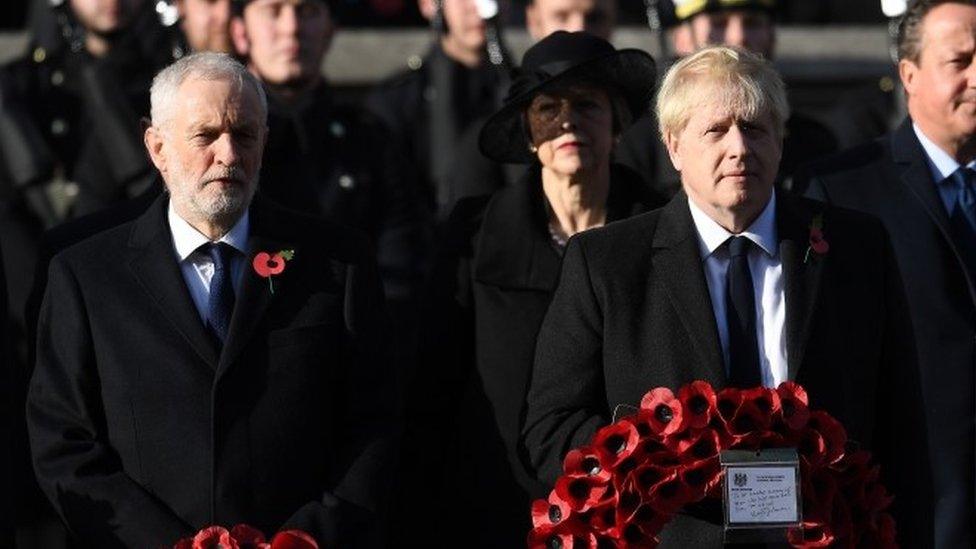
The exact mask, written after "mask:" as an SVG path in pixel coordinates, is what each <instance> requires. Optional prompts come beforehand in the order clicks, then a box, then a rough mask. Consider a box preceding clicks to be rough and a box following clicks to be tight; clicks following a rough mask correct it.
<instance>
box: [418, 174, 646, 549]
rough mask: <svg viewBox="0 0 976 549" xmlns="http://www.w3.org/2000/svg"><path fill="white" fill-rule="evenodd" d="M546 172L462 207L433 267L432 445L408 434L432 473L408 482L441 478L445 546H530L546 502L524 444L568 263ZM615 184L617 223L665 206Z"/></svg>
mask: <svg viewBox="0 0 976 549" xmlns="http://www.w3.org/2000/svg"><path fill="white" fill-rule="evenodd" d="M539 174H540V168H539V167H538V166H535V167H532V168H529V170H528V172H527V174H526V176H525V177H524V178H523V179H522V180H521V181H519V182H518V183H517V184H516V185H513V186H510V187H506V188H504V189H501V190H499V191H496V192H495V193H493V194H491V195H489V196H484V197H477V198H469V199H466V200H462V201H461V202H460V203H459V204H458V206H457V207H456V208H455V211H454V213H453V214H452V216H451V220H450V222H449V223H448V225H447V230H446V237H447V240H446V245H445V246H444V249H443V252H442V253H441V255H440V260H439V261H438V263H437V267H436V269H435V278H434V284H433V290H432V292H431V293H432V301H431V303H432V309H431V311H429V312H428V314H427V322H426V323H425V326H424V332H425V337H424V345H423V348H422V353H421V360H420V363H419V366H418V373H417V376H416V379H415V382H414V384H413V390H412V395H411V401H410V403H411V405H410V420H411V421H410V426H411V430H412V432H413V433H424V436H422V437H415V436H408V437H406V438H407V439H408V440H409V441H410V442H409V443H408V444H409V447H408V449H409V452H408V460H409V461H408V464H410V467H411V468H414V469H419V470H421V471H428V473H427V475H425V476H421V475H419V474H417V473H416V472H411V473H408V474H407V475H406V476H407V477H409V478H424V479H425V480H431V474H430V473H429V472H430V471H438V472H439V473H437V475H436V477H437V478H436V479H434V483H435V486H436V493H437V494H438V495H436V496H434V499H435V500H437V501H435V502H434V505H439V506H440V507H441V511H440V512H441V513H442V514H441V518H440V519H439V520H440V521H441V522H442V524H444V525H445V526H444V528H445V529H446V530H447V532H445V538H444V540H443V544H442V545H439V546H443V547H454V546H456V545H454V544H456V543H458V540H459V539H463V540H464V546H465V547H485V548H495V547H518V546H522V545H524V544H525V539H526V535H527V534H528V531H529V528H530V527H531V521H530V513H529V506H530V503H531V499H532V498H537V497H545V495H546V494H547V493H548V487H547V486H545V485H544V484H543V483H540V482H538V481H537V480H536V479H534V478H533V476H532V475H531V474H530V473H528V472H527V470H526V468H525V466H524V460H523V459H522V457H521V456H520V455H519V452H518V445H517V442H518V434H519V430H520V421H521V413H522V406H523V402H524V400H525V391H526V388H527V385H528V380H529V374H530V371H531V368H532V357H533V354H534V349H535V336H536V333H537V332H538V329H539V325H540V324H541V323H542V318H543V316H544V315H545V312H546V309H547V308H548V306H549V300H550V299H551V297H552V292H553V290H554V289H555V287H556V282H557V281H558V278H559V267H560V263H561V262H562V258H561V251H560V250H559V249H558V248H557V246H555V245H554V243H553V241H552V238H551V237H550V235H549V231H548V229H547V227H548V219H549V213H548V206H547V205H546V201H545V198H544V196H543V192H542V182H541V179H540V176H539ZM610 185H611V186H610V193H609V196H608V199H607V208H608V213H607V219H608V221H609V222H614V221H616V220H619V219H625V218H627V217H630V216H632V215H635V214H637V213H641V212H645V211H649V210H650V209H652V208H653V207H655V206H656V205H658V204H660V203H661V201H660V199H657V198H656V197H655V196H654V195H651V194H650V193H648V192H647V190H646V188H645V186H644V185H643V183H642V182H640V181H639V180H637V179H636V178H635V176H634V175H633V174H631V172H629V171H628V170H626V169H623V168H618V167H614V168H613V169H612V171H611V184H610ZM418 492H419V490H410V491H409V494H410V495H411V498H412V499H414V500H416V497H417V494H418ZM435 544H436V543H435Z"/></svg>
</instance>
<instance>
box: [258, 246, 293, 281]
mask: <svg viewBox="0 0 976 549" xmlns="http://www.w3.org/2000/svg"><path fill="white" fill-rule="evenodd" d="M253 265H254V272H256V273H258V275H259V276H261V277H263V278H268V277H270V276H274V275H276V274H281V273H282V272H284V270H285V258H284V257H282V255H281V252H278V253H276V254H274V255H271V254H269V253H268V252H259V253H257V254H256V255H255V256H254V262H253Z"/></svg>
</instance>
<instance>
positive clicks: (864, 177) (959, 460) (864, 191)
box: [797, 0, 976, 548]
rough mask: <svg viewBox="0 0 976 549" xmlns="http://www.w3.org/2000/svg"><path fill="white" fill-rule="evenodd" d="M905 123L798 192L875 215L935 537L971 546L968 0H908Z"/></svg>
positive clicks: (825, 165)
mask: <svg viewBox="0 0 976 549" xmlns="http://www.w3.org/2000/svg"><path fill="white" fill-rule="evenodd" d="M898 54H899V55H898V56H899V63H898V72H899V76H900V77H901V81H902V84H903V85H904V88H905V94H906V96H907V98H908V99H907V102H908V118H907V119H906V120H905V121H904V122H903V123H902V124H901V126H900V127H899V128H898V129H896V130H894V131H893V132H891V133H890V134H888V135H885V136H883V137H881V138H879V139H877V140H876V141H874V142H871V143H868V144H865V145H862V146H859V147H857V148H854V149H851V150H849V151H846V152H843V153H841V154H839V155H838V156H836V157H834V158H832V159H829V160H826V161H823V162H820V163H818V164H815V165H813V166H812V167H810V168H809V170H806V171H805V172H804V173H801V174H800V175H798V176H797V189H798V190H804V191H805V192H806V194H807V195H808V196H810V197H814V198H819V199H821V200H824V201H826V202H829V203H831V204H835V205H838V206H843V207H847V208H852V209H857V210H862V211H864V212H867V213H870V214H873V215H875V216H877V217H878V218H880V219H881V220H882V221H883V222H884V224H885V226H886V228H887V229H888V232H889V233H890V234H891V240H892V245H893V247H894V251H895V255H896V258H897V260H898V262H899V266H900V269H901V273H902V278H903V280H904V283H905V290H906V293H907V296H908V304H909V308H910V311H911V315H912V324H913V325H914V330H915V339H916V344H917V347H918V356H919V368H920V372H921V376H920V377H921V389H922V399H923V404H924V409H925V413H926V418H925V420H926V423H927V426H928V431H929V439H930V447H929V457H930V460H931V462H932V479H933V483H932V488H933V490H934V496H935V499H934V501H935V504H934V506H933V507H932V509H931V515H930V516H927V517H920V518H924V519H928V520H930V521H933V525H934V535H933V536H927V537H922V535H923V534H925V533H926V532H925V531H923V530H922V529H915V530H914V531H913V530H909V529H907V528H905V527H902V525H899V531H900V532H905V533H906V534H910V535H912V536H918V537H916V538H915V539H914V540H913V543H908V542H906V543H903V546H905V547H937V548H955V547H973V546H976V477H974V472H976V471H974V468H976V459H974V448H976V432H974V417H976V389H974V386H976V375H974V364H976V348H974V343H973V342H974V340H976V284H974V281H976V200H974V196H976V187H974V185H976V177H974V175H976V172H974V171H973V168H974V167H976V1H973V0H921V1H913V2H912V3H911V4H910V5H909V7H908V10H907V12H906V13H905V15H904V18H903V20H902V22H901V26H900V29H899V35H898Z"/></svg>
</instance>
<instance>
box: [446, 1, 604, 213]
mask: <svg viewBox="0 0 976 549" xmlns="http://www.w3.org/2000/svg"><path fill="white" fill-rule="evenodd" d="M616 22H617V5H616V2H615V0H527V1H526V3H525V30H526V31H527V32H528V33H529V37H531V38H532V41H533V42H538V41H539V40H542V39H543V38H545V37H547V36H549V35H550V34H552V33H553V32H555V31H559V30H562V31H567V32H577V31H585V32H588V33H590V34H592V35H595V36H599V37H600V38H603V39H606V40H609V39H610V37H611V35H612V34H613V29H614V27H615V25H616ZM484 122H485V119H479V120H477V121H476V122H474V123H473V124H471V125H470V127H468V129H466V130H465V131H464V133H463V135H461V137H460V139H459V140H458V145H457V153H456V155H455V159H454V162H453V165H452V166H453V167H452V168H451V169H450V170H449V180H448V188H450V189H451V193H452V198H453V200H454V201H458V200H460V199H462V198H467V197H472V196H480V195H484V194H489V193H492V192H494V191H496V190H498V189H500V188H502V187H504V186H506V185H509V184H513V183H515V182H516V181H518V180H519V178H521V177H522V174H523V173H524V171H525V166H523V165H521V164H500V163H498V162H496V161H494V160H492V159H489V158H487V157H486V156H484V155H483V154H482V153H481V150H480V149H479V148H478V136H479V134H480V132H481V127H482V126H483V125H484Z"/></svg>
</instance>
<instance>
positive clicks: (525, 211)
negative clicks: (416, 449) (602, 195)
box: [473, 165, 657, 292]
mask: <svg viewBox="0 0 976 549" xmlns="http://www.w3.org/2000/svg"><path fill="white" fill-rule="evenodd" d="M656 205H657V204H656V203H655V200H654V199H653V198H652V196H651V195H650V193H649V192H648V191H647V188H646V185H645V184H644V183H643V181H641V180H640V179H639V178H638V177H636V176H635V175H634V174H633V173H632V172H630V171H628V170H627V169H625V168H623V167H620V166H615V165H614V166H612V168H611V175H610V194H609V196H608V197H607V222H612V221H618V220H620V219H625V218H628V217H631V216H633V215H635V214H637V213H641V212H645V211H648V210H650V209H651V208H653V207H655V206H656ZM548 223H549V221H548V211H547V206H546V202H545V197H544V195H543V193H542V180H541V172H540V169H539V167H538V166H533V167H532V168H530V169H529V170H527V171H526V174H525V175H524V176H523V177H522V179H520V180H519V181H518V182H517V183H516V184H515V185H512V186H509V187H505V188H503V189H501V190H499V191H497V192H496V193H495V194H494V195H493V196H492V198H491V200H490V201H489V202H488V205H487V207H486V209H485V213H484V217H483V220H482V224H481V231H480V233H479V235H478V236H476V240H475V255H474V257H475V259H474V266H473V275H474V279H475V280H477V281H479V282H483V283H486V284H492V285H495V286H501V287H506V288H520V289H529V290H540V291H545V292H552V291H554V290H555V289H556V284H557V282H558V279H559V270H560V266H561V265H562V257H561V256H560V254H559V253H558V252H557V251H556V249H555V248H554V247H553V243H552V239H551V236H550V235H549V229H548Z"/></svg>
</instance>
